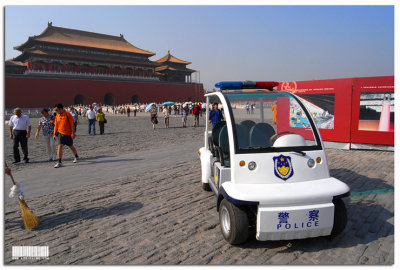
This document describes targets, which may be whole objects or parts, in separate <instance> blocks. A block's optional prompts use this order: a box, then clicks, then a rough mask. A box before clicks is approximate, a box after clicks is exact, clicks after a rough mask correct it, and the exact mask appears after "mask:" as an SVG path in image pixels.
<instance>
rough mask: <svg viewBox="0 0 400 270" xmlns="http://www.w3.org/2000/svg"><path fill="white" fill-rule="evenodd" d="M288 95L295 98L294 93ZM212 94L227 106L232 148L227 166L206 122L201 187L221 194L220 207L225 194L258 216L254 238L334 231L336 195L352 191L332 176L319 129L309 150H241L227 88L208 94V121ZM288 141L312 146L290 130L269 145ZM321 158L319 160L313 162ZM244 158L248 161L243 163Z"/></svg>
mask: <svg viewBox="0 0 400 270" xmlns="http://www.w3.org/2000/svg"><path fill="white" fill-rule="evenodd" d="M287 94H288V95H291V96H292V97H293V99H294V100H295V96H294V95H292V94H290V93H287ZM211 96H217V97H218V98H219V100H220V102H221V104H222V107H223V108H224V115H225V121H226V127H227V132H228V140H229V153H230V154H229V158H230V166H229V167H227V166H223V165H222V164H221V162H220V161H218V160H217V159H218V158H216V157H214V156H213V152H212V150H211V146H210V141H209V140H210V139H209V136H210V135H211V131H210V130H209V129H208V125H207V128H206V131H205V141H204V147H202V148H200V149H199V155H200V160H201V171H202V178H201V181H202V183H203V186H204V185H209V186H210V188H211V189H212V190H213V192H214V193H215V195H216V196H217V210H218V209H219V206H220V205H219V204H220V202H221V201H222V200H223V199H225V200H226V201H228V202H229V203H231V204H233V205H236V206H238V207H242V208H243V207H244V208H248V209H250V210H251V211H252V212H253V214H254V215H255V217H256V218H255V221H256V224H255V225H256V239H258V240H262V241H264V240H283V239H285V240H286V239H300V238H308V237H317V236H324V235H330V234H331V233H332V228H333V226H334V215H335V206H334V203H333V200H334V199H335V198H336V199H338V198H341V197H344V196H348V195H349V192H350V188H349V187H348V186H347V185H346V184H345V183H343V182H341V181H339V180H338V179H336V178H333V177H330V175H329V168H328V161H327V158H326V155H325V149H324V147H323V144H322V140H321V138H320V134H319V131H318V129H317V128H314V130H316V132H314V136H315V137H317V138H316V142H317V144H318V145H317V146H315V147H313V150H310V151H307V150H303V151H290V150H287V149H286V150H285V151H283V152H279V151H274V152H254V153H241V152H240V151H238V149H235V146H236V147H237V145H238V144H235V143H236V142H235V136H234V130H233V126H234V123H235V122H233V121H234V119H232V118H233V115H232V111H233V109H232V108H231V104H230V103H229V100H228V99H227V96H226V95H225V94H224V93H222V92H214V93H210V94H207V95H206V98H207V107H206V108H207V110H206V116H207V117H206V119H207V121H208V115H209V109H208V108H209V97H211ZM292 97H291V98H292ZM261 107H262V105H260V109H259V110H260V114H263V113H264V112H261V110H264V109H263V108H261ZM278 107H279V106H278ZM304 108H305V107H304ZM236 110H238V109H237V108H236ZM305 110H306V109H305ZM261 118H263V115H262V116H261ZM311 121H312V120H311ZM312 124H314V123H312ZM314 127H315V124H314ZM318 142H319V143H318ZM288 145H290V146H298V147H300V148H301V147H304V149H307V147H308V146H306V142H305V140H304V138H303V137H302V136H300V135H297V134H287V135H283V136H281V137H279V138H278V139H276V141H275V142H274V144H273V148H270V149H275V148H274V147H276V149H278V148H279V147H285V146H288ZM300 148H299V149H300ZM282 149H284V148H282ZM303 154H304V155H303ZM279 158H280V160H279ZM317 158H319V160H320V162H315V160H317ZM310 159H312V160H314V163H315V164H314V166H312V167H310V166H309V164H308V162H309V160H310ZM280 161H282V162H288V163H285V164H289V165H288V166H286V167H283V165H282V167H279V168H283V169H285V171H284V173H287V172H286V171H290V173H291V175H288V174H287V175H286V176H285V175H281V174H279V172H278V171H277V162H280ZM241 162H242V163H243V162H244V163H245V165H244V166H241V164H240V163H241ZM250 162H255V163H256V167H255V169H254V170H250V169H249V168H248V164H249V163H250ZM310 162H311V161H310ZM283 169H282V170H283ZM274 171H275V172H276V173H278V174H279V176H280V177H278V175H277V174H276V173H274ZM285 177H288V179H285ZM221 222H222V221H221ZM229 224H230V223H229ZM229 224H228V230H230V225H229ZM233 243H234V241H233Z"/></svg>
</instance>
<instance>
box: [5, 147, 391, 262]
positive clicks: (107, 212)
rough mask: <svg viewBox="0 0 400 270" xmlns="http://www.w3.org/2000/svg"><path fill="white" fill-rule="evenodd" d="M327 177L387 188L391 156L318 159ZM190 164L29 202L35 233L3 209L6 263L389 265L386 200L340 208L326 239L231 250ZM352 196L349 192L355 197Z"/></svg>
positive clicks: (365, 199)
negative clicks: (40, 253)
mask: <svg viewBox="0 0 400 270" xmlns="http://www.w3.org/2000/svg"><path fill="white" fill-rule="evenodd" d="M327 154H328V159H329V163H330V168H331V174H332V176H335V177H338V178H340V179H342V180H344V181H345V182H346V183H348V184H349V185H350V187H351V188H352V192H353V193H355V192H363V191H371V190H382V189H384V190H388V189H393V184H394V183H393V182H394V173H393V171H394V170H393V153H389V152H374V151H343V150H327ZM199 179H200V166H199V162H198V161H195V160H193V161H189V162H182V163H180V164H177V165H176V166H173V167H168V168H162V169H160V170H158V171H153V172H148V173H145V174H142V175H136V176H130V177H122V178H119V179H115V180H112V181H109V182H108V183H106V184H104V183H103V184H101V185H96V184H95V185H93V184H92V185H89V186H86V187H85V188H84V189H83V190H81V189H76V190H69V191H62V192H57V193H53V194H50V195H48V196H42V197H36V198H32V199H30V200H29V201H27V202H28V205H29V206H30V207H31V208H32V209H34V212H35V213H36V214H37V215H38V216H40V218H41V222H42V223H41V225H40V226H39V227H38V228H37V229H35V230H33V231H26V230H24V229H23V227H22V222H21V218H20V212H19V207H18V204H17V203H8V204H6V206H5V263H6V264H140V265H143V264H145V265H147V264H157V265H159V264H185V265H193V264H196V265H198V264H200V265H204V264H218V265H221V264H224V265H225V264H241V265H242V264H245V265H260V264H280V265H281V264H324V265H330V264H335V265H337V264H339V265H341V264H372V265H377V264H385V265H388V264H393V263H394V251H393V250H394V226H393V224H394V197H393V192H387V193H382V194H369V195H366V193H367V192H364V193H358V196H354V197H350V198H347V199H345V203H346V205H347V208H348V216H349V222H348V225H347V227H346V229H345V231H344V233H343V234H341V235H340V236H339V237H337V238H336V239H334V240H327V239H325V238H313V239H305V240H295V241H274V242H259V241H256V240H255V239H254V237H252V238H251V239H250V241H249V242H248V243H246V244H244V245H241V246H231V245H229V244H227V243H226V242H225V240H224V239H223V238H222V235H221V233H220V227H219V223H218V214H217V212H216V210H215V199H214V197H213V195H212V193H209V192H205V191H203V190H202V189H201V187H200V182H199ZM355 195H357V193H355ZM18 245H32V246H34V245H39V246H43V245H47V246H49V250H50V258H49V260H11V247H12V246H18Z"/></svg>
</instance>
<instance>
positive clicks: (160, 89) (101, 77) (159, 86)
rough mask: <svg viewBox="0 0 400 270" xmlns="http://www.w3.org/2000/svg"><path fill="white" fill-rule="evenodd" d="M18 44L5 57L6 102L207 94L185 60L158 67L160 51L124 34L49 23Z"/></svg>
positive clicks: (77, 101)
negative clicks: (156, 57) (175, 67)
mask: <svg viewBox="0 0 400 270" xmlns="http://www.w3.org/2000/svg"><path fill="white" fill-rule="evenodd" d="M14 49H16V50H19V51H21V54H20V55H19V56H18V57H16V58H14V59H12V60H11V61H6V72H5V75H6V76H5V103H6V108H12V107H15V106H19V107H25V108H36V107H42V106H45V105H52V104H53V103H56V102H62V103H64V104H66V105H67V104H68V105H70V104H88V103H91V102H100V103H103V104H107V105H118V104H126V103H137V102H158V101H166V100H172V101H187V100H193V101H200V100H203V86H202V84H195V83H191V79H188V78H186V77H185V76H184V77H182V76H181V75H182V74H183V73H182V72H186V73H184V74H185V75H186V76H190V74H191V72H194V70H189V69H187V68H186V66H185V68H184V70H172V71H170V70H168V72H169V73H168V74H166V73H165V72H164V70H159V71H157V72H156V68H158V67H161V66H162V65H163V63H162V62H160V63H159V62H157V61H156V62H153V61H151V60H149V57H151V56H154V55H155V53H153V52H150V51H146V50H143V49H140V48H137V47H135V46H134V45H132V44H130V43H129V42H128V41H126V40H125V39H124V37H123V35H120V36H110V35H104V34H98V33H92V32H85V31H81V30H75V29H67V28H61V27H55V26H53V25H52V24H51V23H49V24H48V26H47V28H46V29H45V30H44V31H43V32H42V33H41V34H40V35H38V36H33V37H29V38H28V40H27V41H26V42H25V43H23V44H21V45H19V46H16V47H14ZM176 59H177V58H176ZM180 61H182V60H180ZM182 62H184V63H185V65H186V64H189V63H190V62H186V61H182ZM16 63H18V66H17V65H16ZM16 67H18V69H17V68H16ZM16 71H18V72H16ZM163 72H164V73H163ZM168 78H171V80H169V79H168Z"/></svg>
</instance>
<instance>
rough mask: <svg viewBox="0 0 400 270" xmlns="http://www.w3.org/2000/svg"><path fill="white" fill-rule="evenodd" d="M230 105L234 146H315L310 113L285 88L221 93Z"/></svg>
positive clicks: (241, 147)
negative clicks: (258, 91)
mask: <svg viewBox="0 0 400 270" xmlns="http://www.w3.org/2000/svg"><path fill="white" fill-rule="evenodd" d="M224 95H225V97H226V98H227V100H229V103H230V107H231V109H232V116H233V123H234V124H235V127H234V129H233V130H234V133H235V134H234V136H235V137H236V138H235V140H236V143H237V147H238V150H254V149H259V150H271V151H276V150H277V149H278V148H279V149H282V148H284V147H289V148H293V147H300V148H295V149H304V150H306V149H309V147H312V146H317V145H318V142H319V140H318V141H317V140H316V136H318V135H317V134H315V131H316V130H313V127H312V125H311V121H310V118H309V117H310V115H309V114H308V113H306V112H305V111H304V109H303V108H304V106H301V104H300V103H299V102H298V101H297V98H295V97H294V96H293V95H291V94H289V93H286V92H262V93H257V92H255V93H243V92H240V93H229V94H228V93H225V94H224Z"/></svg>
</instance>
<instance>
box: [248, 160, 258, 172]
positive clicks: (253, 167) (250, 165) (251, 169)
mask: <svg viewBox="0 0 400 270" xmlns="http://www.w3.org/2000/svg"><path fill="white" fill-rule="evenodd" d="M248 168H249V170H250V171H253V170H254V169H255V168H257V164H256V163H255V162H254V161H251V162H249V165H248Z"/></svg>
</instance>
